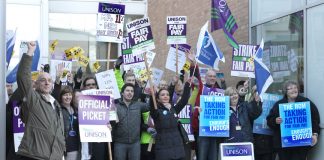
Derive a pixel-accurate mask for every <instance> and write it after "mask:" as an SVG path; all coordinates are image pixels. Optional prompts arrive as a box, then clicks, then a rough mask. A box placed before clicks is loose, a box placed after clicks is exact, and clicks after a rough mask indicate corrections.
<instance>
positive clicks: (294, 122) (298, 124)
mask: <svg viewBox="0 0 324 160" xmlns="http://www.w3.org/2000/svg"><path fill="white" fill-rule="evenodd" d="M279 115H280V117H281V118H282V123H281V124H280V131H281V145H282V147H297V146H310V145H312V135H313V133H312V118H311V111H310V102H309V101H308V102H296V103H284V104H279Z"/></svg>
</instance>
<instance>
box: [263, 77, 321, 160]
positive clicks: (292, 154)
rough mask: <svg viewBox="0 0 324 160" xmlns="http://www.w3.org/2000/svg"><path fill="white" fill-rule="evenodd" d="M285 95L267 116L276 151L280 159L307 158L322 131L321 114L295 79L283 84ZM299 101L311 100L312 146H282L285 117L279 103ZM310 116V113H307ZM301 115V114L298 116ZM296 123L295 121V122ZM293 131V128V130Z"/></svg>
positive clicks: (302, 159) (292, 103) (295, 159)
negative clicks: (301, 90)
mask: <svg viewBox="0 0 324 160" xmlns="http://www.w3.org/2000/svg"><path fill="white" fill-rule="evenodd" d="M283 93H284V97H283V98H282V99H281V100H279V101H278V102H276V103H275V104H274V106H273V107H272V109H271V110H270V113H269V115H268V116H267V124H268V126H269V127H270V128H271V129H272V130H273V132H274V133H273V145H274V148H275V149H276V151H277V152H278V155H279V159H280V160H287V159H293V160H306V159H307V152H308V151H309V149H310V148H311V146H314V145H316V143H317V137H318V134H319V132H320V127H319V123H320V116H319V113H318V110H317V107H316V106H315V104H314V103H313V102H312V101H310V100H309V99H308V98H305V97H303V96H301V95H300V94H299V88H298V83H297V82H295V81H290V80H288V81H287V82H285V83H284V86H283ZM297 102H309V104H310V116H311V128H312V129H311V130H312V134H311V135H310V138H311V144H310V145H311V146H292V147H287V148H286V147H282V146H283V143H282V141H281V134H282V133H281V127H280V124H281V123H283V120H284V119H283V118H282V117H281V116H280V114H279V113H280V109H279V108H280V107H279V105H287V104H289V103H291V105H294V104H295V103H297ZM307 116H309V115H307ZM297 117H300V116H297ZM293 124H295V122H293ZM291 131H293V130H291Z"/></svg>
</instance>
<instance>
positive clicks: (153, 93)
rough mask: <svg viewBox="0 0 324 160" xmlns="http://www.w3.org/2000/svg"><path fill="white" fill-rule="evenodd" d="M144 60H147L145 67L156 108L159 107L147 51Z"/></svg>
mask: <svg viewBox="0 0 324 160" xmlns="http://www.w3.org/2000/svg"><path fill="white" fill-rule="evenodd" d="M144 61H145V68H146V73H147V77H148V80H149V83H150V89H151V94H152V98H153V105H154V109H157V105H156V100H155V92H154V85H153V83H152V79H151V74H150V69H149V66H148V63H147V58H146V52H145V53H144Z"/></svg>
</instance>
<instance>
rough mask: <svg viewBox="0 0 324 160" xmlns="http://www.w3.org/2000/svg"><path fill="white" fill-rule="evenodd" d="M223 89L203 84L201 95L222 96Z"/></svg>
mask: <svg viewBox="0 0 324 160" xmlns="http://www.w3.org/2000/svg"><path fill="white" fill-rule="evenodd" d="M224 93H225V91H224V90H223V89H220V88H209V87H206V86H204V88H203V91H202V95H215V96H224Z"/></svg>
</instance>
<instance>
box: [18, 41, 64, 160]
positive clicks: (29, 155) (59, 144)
mask: <svg viewBox="0 0 324 160" xmlns="http://www.w3.org/2000/svg"><path fill="white" fill-rule="evenodd" d="M35 48H36V44H35V42H29V43H28V51H27V53H26V54H24V55H23V56H22V58H21V61H20V64H19V67H18V72H17V84H18V88H19V89H20V91H21V95H22V97H23V105H22V106H23V107H22V108H21V118H22V120H23V122H24V123H25V125H26V126H25V132H24V136H23V138H22V141H21V144H20V146H19V148H18V153H17V154H18V155H19V159H41V160H61V159H62V158H63V154H64V151H65V138H64V128H63V127H64V125H63V117H62V112H61V107H60V106H59V103H58V102H57V101H56V100H55V99H54V98H53V97H52V96H51V95H50V92H51V90H52V85H53V81H52V78H51V76H50V75H49V74H48V73H45V72H44V73H41V74H40V75H39V77H38V79H37V80H36V82H35V90H34V89H33V84H32V80H31V64H32V58H33V53H34V51H35Z"/></svg>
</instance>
